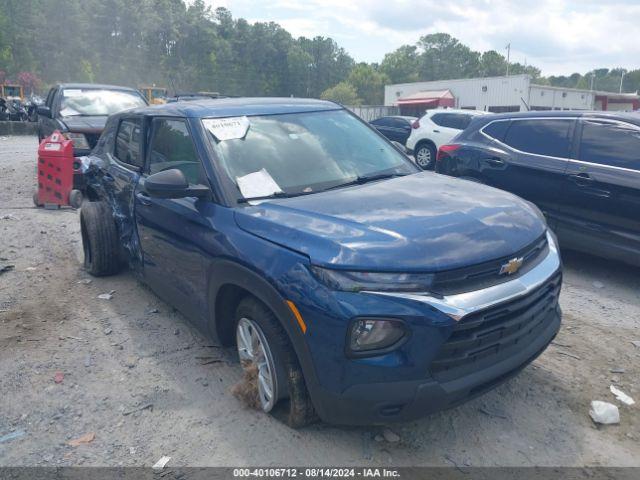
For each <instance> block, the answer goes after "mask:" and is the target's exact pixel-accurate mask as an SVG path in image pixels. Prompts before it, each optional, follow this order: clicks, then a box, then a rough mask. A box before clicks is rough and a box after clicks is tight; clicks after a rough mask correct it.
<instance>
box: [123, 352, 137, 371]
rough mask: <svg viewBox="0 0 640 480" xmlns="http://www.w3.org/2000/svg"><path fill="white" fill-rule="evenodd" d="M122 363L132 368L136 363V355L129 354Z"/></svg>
mask: <svg viewBox="0 0 640 480" xmlns="http://www.w3.org/2000/svg"><path fill="white" fill-rule="evenodd" d="M124 364H125V366H126V367H127V368H134V367H135V366H136V365H137V364H138V357H136V356H135V355H129V356H128V357H127V359H126V360H125V362H124Z"/></svg>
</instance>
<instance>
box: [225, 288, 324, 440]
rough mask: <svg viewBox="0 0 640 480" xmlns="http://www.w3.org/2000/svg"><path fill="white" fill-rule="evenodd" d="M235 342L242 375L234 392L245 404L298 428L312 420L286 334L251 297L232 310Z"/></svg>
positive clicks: (276, 320)
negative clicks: (234, 315) (234, 318)
mask: <svg viewBox="0 0 640 480" xmlns="http://www.w3.org/2000/svg"><path fill="white" fill-rule="evenodd" d="M236 343H237V348H238V357H239V358H240V363H241V365H242V368H243V370H244V379H243V381H242V382H241V383H239V384H237V385H236V386H235V387H234V394H235V395H236V396H237V397H239V398H241V399H242V400H244V401H245V402H246V403H247V404H249V406H252V407H255V408H258V409H260V410H262V411H264V412H267V413H269V412H270V413H274V414H276V416H278V413H282V414H284V416H285V420H286V422H287V423H288V424H289V426H291V427H294V428H298V427H302V426H304V425H308V424H309V423H312V422H313V421H315V420H316V416H315V410H314V408H313V405H312V403H311V400H310V398H309V393H308V391H307V389H306V386H305V383H304V378H303V376H302V371H301V369H300V365H299V363H298V359H297V357H296V354H295V352H294V351H293V347H292V346H291V343H290V341H289V338H288V336H287V334H286V333H285V331H284V330H283V328H282V326H281V325H280V323H279V321H278V319H277V318H276V317H275V315H274V314H273V313H272V312H271V310H269V309H268V308H267V307H266V306H265V305H264V304H263V303H261V302H260V301H258V300H257V299H255V298H254V297H251V296H249V297H246V298H245V299H243V300H242V301H241V302H240V303H239V305H238V308H237V310H236Z"/></svg>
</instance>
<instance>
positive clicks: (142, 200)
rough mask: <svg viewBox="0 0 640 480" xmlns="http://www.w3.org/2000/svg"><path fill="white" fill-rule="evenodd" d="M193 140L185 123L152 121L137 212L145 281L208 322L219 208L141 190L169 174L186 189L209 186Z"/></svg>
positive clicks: (207, 202) (205, 201) (197, 200)
mask: <svg viewBox="0 0 640 480" xmlns="http://www.w3.org/2000/svg"><path fill="white" fill-rule="evenodd" d="M193 140H194V139H193V136H192V134H191V129H190V127H189V124H188V122H187V120H186V119H178V118H154V119H153V121H152V124H151V134H150V136H149V147H148V149H147V162H146V165H145V169H144V171H143V174H142V177H141V179H140V182H139V183H138V187H137V189H136V194H135V211H136V221H137V224H138V233H139V236H140V244H141V249H142V252H143V276H144V279H145V281H146V282H147V284H148V285H149V286H150V287H151V288H152V289H153V290H154V291H155V292H156V293H157V294H158V295H159V296H160V297H161V298H162V299H163V300H166V301H167V302H168V303H170V304H171V305H173V306H175V307H176V308H178V309H179V310H181V311H182V312H183V313H184V314H185V315H187V316H188V317H190V318H192V319H195V320H196V321H198V322H206V312H207V311H208V310H207V272H208V265H209V263H210V260H211V256H212V253H213V255H215V252H211V250H212V249H215V247H212V246H211V244H214V243H213V242H208V241H207V240H208V239H211V238H212V236H213V237H214V238H215V237H217V235H216V233H217V232H216V229H215V225H214V222H213V219H214V218H215V211H216V209H217V208H219V207H218V206H217V205H216V204H214V203H213V202H212V201H211V199H210V198H211V197H209V198H206V197H205V198H196V197H186V198H176V199H171V198H154V197H152V196H150V195H149V194H148V193H147V192H146V190H145V188H144V181H145V179H146V178H147V177H148V176H149V175H152V174H154V173H157V172H160V171H163V170H168V169H172V168H175V169H178V170H181V171H182V172H183V173H184V175H185V177H186V178H187V180H188V181H189V183H192V184H202V185H206V186H210V184H209V181H208V179H207V176H206V173H205V170H204V167H203V164H202V159H201V157H200V155H199V154H198V152H197V149H196V146H195V144H194V141H193ZM214 245H215V244H214Z"/></svg>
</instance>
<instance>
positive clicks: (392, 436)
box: [382, 428, 400, 443]
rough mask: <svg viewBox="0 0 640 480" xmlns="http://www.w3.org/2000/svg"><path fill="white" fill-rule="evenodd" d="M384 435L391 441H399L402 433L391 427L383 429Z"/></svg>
mask: <svg viewBox="0 0 640 480" xmlns="http://www.w3.org/2000/svg"><path fill="white" fill-rule="evenodd" d="M382 436H383V437H384V439H385V440H386V441H387V442H389V443H398V442H399V441H400V435H398V434H397V433H395V432H394V431H393V430H391V429H389V428H385V429H384V430H383V431H382Z"/></svg>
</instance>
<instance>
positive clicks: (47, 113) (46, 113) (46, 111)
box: [38, 105, 51, 118]
mask: <svg viewBox="0 0 640 480" xmlns="http://www.w3.org/2000/svg"><path fill="white" fill-rule="evenodd" d="M38 115H40V116H42V117H47V118H51V109H50V108H49V107H47V106H46V105H38Z"/></svg>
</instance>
